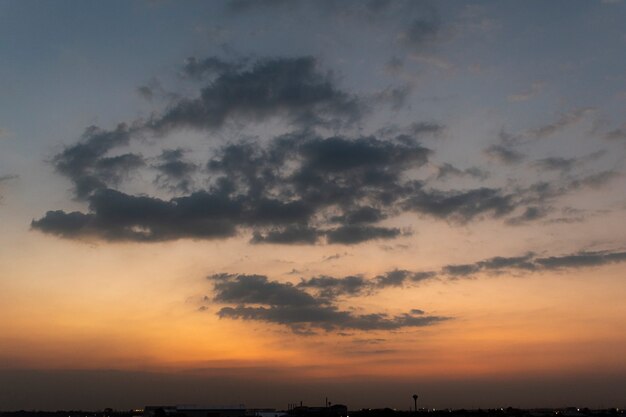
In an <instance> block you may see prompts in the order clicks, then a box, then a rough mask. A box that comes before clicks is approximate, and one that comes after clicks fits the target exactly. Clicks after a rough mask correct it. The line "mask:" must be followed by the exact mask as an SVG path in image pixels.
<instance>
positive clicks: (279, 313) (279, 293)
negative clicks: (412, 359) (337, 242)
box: [209, 274, 449, 334]
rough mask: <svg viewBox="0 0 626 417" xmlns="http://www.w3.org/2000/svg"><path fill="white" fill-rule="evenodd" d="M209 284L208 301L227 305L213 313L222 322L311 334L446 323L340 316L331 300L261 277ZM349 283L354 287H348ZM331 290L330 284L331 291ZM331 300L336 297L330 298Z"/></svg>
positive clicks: (414, 315)
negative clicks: (251, 323)
mask: <svg viewBox="0 0 626 417" xmlns="http://www.w3.org/2000/svg"><path fill="white" fill-rule="evenodd" d="M209 279H210V280H211V281H212V282H213V290H214V297H213V300H214V301H215V302H217V303H221V304H231V305H230V306H226V307H222V308H221V309H220V310H219V311H218V313H217V314H218V316H219V317H221V318H229V319H241V320H254V321H264V322H269V323H275V324H280V325H285V326H288V327H289V328H290V329H291V330H292V331H293V332H295V333H302V334H310V333H312V332H314V331H315V330H318V329H322V330H325V331H337V330H357V331H358V330H361V331H369V330H381V331H383V330H397V329H401V328H410V327H424V326H431V325H434V324H437V323H439V322H442V321H444V320H448V319H449V318H448V317H442V316H429V315H426V314H425V313H424V312H423V311H422V310H419V309H412V310H411V311H409V312H408V313H404V314H400V315H395V316H389V315H387V314H385V313H373V314H356V313H354V312H352V311H348V310H342V309H340V308H339V307H338V306H337V305H336V304H335V301H334V299H333V298H330V297H325V296H324V295H323V294H322V295H321V296H313V295H311V294H309V293H308V292H306V291H305V288H307V285H306V284H301V285H298V286H295V285H293V284H291V283H281V282H278V281H270V280H269V279H268V278H267V277H266V276H261V275H230V274H218V275H213V276H211V277H209ZM326 280H327V278H324V277H321V278H318V279H317V281H315V282H316V284H319V285H322V286H325V285H326V283H325V281H326ZM350 281H354V284H351V283H350ZM343 282H344V283H345V284H346V285H344V290H345V291H348V292H349V291H350V287H351V285H356V286H358V285H359V279H358V277H347V278H344V279H343ZM330 287H333V284H331V285H330ZM332 295H333V296H334V295H336V294H332Z"/></svg>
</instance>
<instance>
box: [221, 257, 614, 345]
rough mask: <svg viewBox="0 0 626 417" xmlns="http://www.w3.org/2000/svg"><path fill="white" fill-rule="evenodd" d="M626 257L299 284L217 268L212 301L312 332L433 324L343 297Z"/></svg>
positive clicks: (421, 316)
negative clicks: (343, 303)
mask: <svg viewBox="0 0 626 417" xmlns="http://www.w3.org/2000/svg"><path fill="white" fill-rule="evenodd" d="M621 262H626V252H623V251H595V252H589V251H583V252H576V253H573V254H567V255H560V256H549V257H545V256H538V255H537V254H535V253H532V252H529V253H526V254H525V255H522V256H513V257H503V256H496V257H493V258H487V259H484V260H481V261H477V262H474V263H468V264H451V265H445V266H443V267H442V268H441V269H440V271H439V272H435V271H418V272H413V271H408V270H400V269H396V270H392V271H389V272H387V273H385V274H381V275H378V276H375V277H373V278H371V279H366V278H364V277H363V276H362V275H349V276H345V277H340V278H339V277H333V276H327V275H323V276H317V277H312V278H308V279H304V278H301V279H300V282H299V283H297V284H295V285H294V284H292V283H289V282H287V283H282V282H278V281H270V280H269V279H268V278H267V277H266V276H262V275H237V274H217V275H212V276H210V277H209V280H210V281H211V282H212V283H213V288H214V296H213V301H214V302H216V303H219V304H229V306H226V307H223V308H221V309H220V310H219V312H218V315H219V316H220V317H221V318H230V319H241V320H254V321H265V322H270V323H275V324H282V325H286V326H288V327H290V328H291V330H292V331H294V332H296V333H301V334H310V333H311V332H313V331H314V330H316V329H323V330H326V331H337V330H396V329H400V328H405V327H419V326H428V325H432V324H436V323H438V322H441V321H442V320H446V319H447V318H446V317H438V316H427V315H426V314H425V313H424V311H422V310H420V309H412V310H411V311H410V312H409V313H406V314H401V315H397V316H388V315H386V314H382V313H378V314H355V313H354V312H353V311H345V310H341V309H340V308H339V303H340V300H341V299H342V298H344V297H358V296H362V295H372V294H374V293H375V292H377V291H381V290H383V289H385V288H393V287H396V288H406V287H408V286H412V285H415V284H419V283H421V282H424V281H427V280H433V279H435V278H437V277H447V278H448V279H462V278H468V277H471V276H473V275H475V274H477V273H479V272H483V273H488V274H504V273H535V272H542V271H549V270H560V269H563V270H572V269H579V268H589V267H598V266H603V265H608V264H614V263H621Z"/></svg>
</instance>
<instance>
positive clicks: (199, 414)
mask: <svg viewBox="0 0 626 417" xmlns="http://www.w3.org/2000/svg"><path fill="white" fill-rule="evenodd" d="M143 415H144V417H245V416H246V408H245V407H244V406H243V405H241V406H224V407H206V406H197V405H164V406H163V405H152V406H146V407H145V408H144V411H143Z"/></svg>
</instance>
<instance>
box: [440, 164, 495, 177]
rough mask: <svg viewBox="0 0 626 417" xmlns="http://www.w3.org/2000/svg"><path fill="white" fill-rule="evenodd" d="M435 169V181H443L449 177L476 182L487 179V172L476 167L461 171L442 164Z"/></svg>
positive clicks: (450, 165)
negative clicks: (473, 179)
mask: <svg viewBox="0 0 626 417" xmlns="http://www.w3.org/2000/svg"><path fill="white" fill-rule="evenodd" d="M437 169H438V172H437V179H439V180H444V179H447V178H450V177H472V178H475V179H478V180H485V179H487V178H489V172H487V171H484V170H482V169H480V168H476V167H472V168H467V169H464V170H461V169H458V168H456V167H455V166H454V165H452V164H448V163H444V164H442V165H440V166H439V167H437Z"/></svg>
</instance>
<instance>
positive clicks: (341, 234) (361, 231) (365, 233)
mask: <svg viewBox="0 0 626 417" xmlns="http://www.w3.org/2000/svg"><path fill="white" fill-rule="evenodd" d="M401 233H402V232H401V231H400V229H398V228H391V227H376V226H361V225H347V226H342V227H338V228H336V229H332V230H329V231H327V232H326V238H327V240H328V243H341V244H345V245H352V244H356V243H361V242H365V241H368V240H373V239H393V238H395V237H398V236H399V235H400V234H401Z"/></svg>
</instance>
